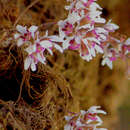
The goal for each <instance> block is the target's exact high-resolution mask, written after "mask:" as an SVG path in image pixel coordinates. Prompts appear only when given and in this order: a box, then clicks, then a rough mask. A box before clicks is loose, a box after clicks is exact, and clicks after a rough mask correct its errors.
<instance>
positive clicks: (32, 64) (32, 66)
mask: <svg viewBox="0 0 130 130" xmlns="http://www.w3.org/2000/svg"><path fill="white" fill-rule="evenodd" d="M31 70H32V71H36V64H35V63H34V61H32V63H31Z"/></svg>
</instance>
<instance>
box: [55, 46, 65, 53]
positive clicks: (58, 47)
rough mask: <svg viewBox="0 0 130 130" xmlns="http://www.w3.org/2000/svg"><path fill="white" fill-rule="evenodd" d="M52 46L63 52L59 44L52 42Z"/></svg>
mask: <svg viewBox="0 0 130 130" xmlns="http://www.w3.org/2000/svg"><path fill="white" fill-rule="evenodd" d="M54 47H55V48H56V49H57V50H58V51H60V52H61V53H63V49H62V48H61V47H60V46H59V45H57V44H54Z"/></svg>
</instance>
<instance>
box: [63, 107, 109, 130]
mask: <svg viewBox="0 0 130 130" xmlns="http://www.w3.org/2000/svg"><path fill="white" fill-rule="evenodd" d="M99 108H100V106H93V107H91V108H89V109H88V111H84V110H81V111H80V112H79V113H69V114H70V115H69V116H65V120H66V121H67V124H66V125H65V126H64V130H86V129H91V130H107V129H105V128H98V127H99V126H101V125H102V123H103V121H102V120H101V118H100V117H99V116H98V114H106V112H104V111H103V110H99Z"/></svg>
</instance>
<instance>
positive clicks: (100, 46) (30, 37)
mask: <svg viewBox="0 0 130 130" xmlns="http://www.w3.org/2000/svg"><path fill="white" fill-rule="evenodd" d="M67 1H68V2H70V5H68V6H65V9H66V10H68V17H67V18H66V19H65V20H60V21H59V22H58V23H57V24H58V27H59V35H53V36H48V33H47V32H46V35H45V36H42V37H40V36H39V32H38V27H37V26H31V27H30V28H29V29H27V27H23V26H21V25H17V27H16V29H17V31H18V33H16V34H15V35H14V37H15V39H16V40H17V45H18V47H20V46H22V45H23V44H26V45H27V48H26V49H25V51H26V52H27V53H28V56H27V58H26V59H25V62H24V68H25V70H27V69H28V68H29V67H30V66H31V69H32V70H33V71H35V70H36V64H37V63H38V62H41V63H43V64H45V60H46V58H45V56H44V52H45V51H46V50H47V51H48V52H49V53H50V54H51V55H53V52H52V49H53V48H56V49H58V50H59V51H60V52H63V50H65V49H70V50H75V51H78V52H79V54H80V56H81V57H82V58H83V59H84V60H87V61H90V60H92V59H93V57H95V56H96V53H101V54H103V57H102V59H103V60H102V63H101V64H102V65H105V64H106V65H108V66H109V68H110V69H112V66H113V65H112V62H113V61H115V60H116V59H117V58H122V59H125V57H127V56H128V55H129V53H130V38H128V39H126V38H116V37H114V36H113V32H115V31H116V30H117V29H118V28H119V27H118V25H116V24H114V23H112V22H111V20H109V21H108V22H106V20H105V19H104V18H102V17H101V14H102V8H101V7H100V6H99V5H98V4H97V3H96V0H67ZM59 44H61V45H62V47H61V46H60V45H59Z"/></svg>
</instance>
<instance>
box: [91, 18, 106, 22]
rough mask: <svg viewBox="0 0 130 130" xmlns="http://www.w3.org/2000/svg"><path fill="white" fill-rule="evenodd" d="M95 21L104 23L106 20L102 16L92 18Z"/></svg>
mask: <svg viewBox="0 0 130 130" xmlns="http://www.w3.org/2000/svg"><path fill="white" fill-rule="evenodd" d="M93 20H94V21H95V22H96V23H105V22H106V20H105V19H104V18H94V19H93Z"/></svg>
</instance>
